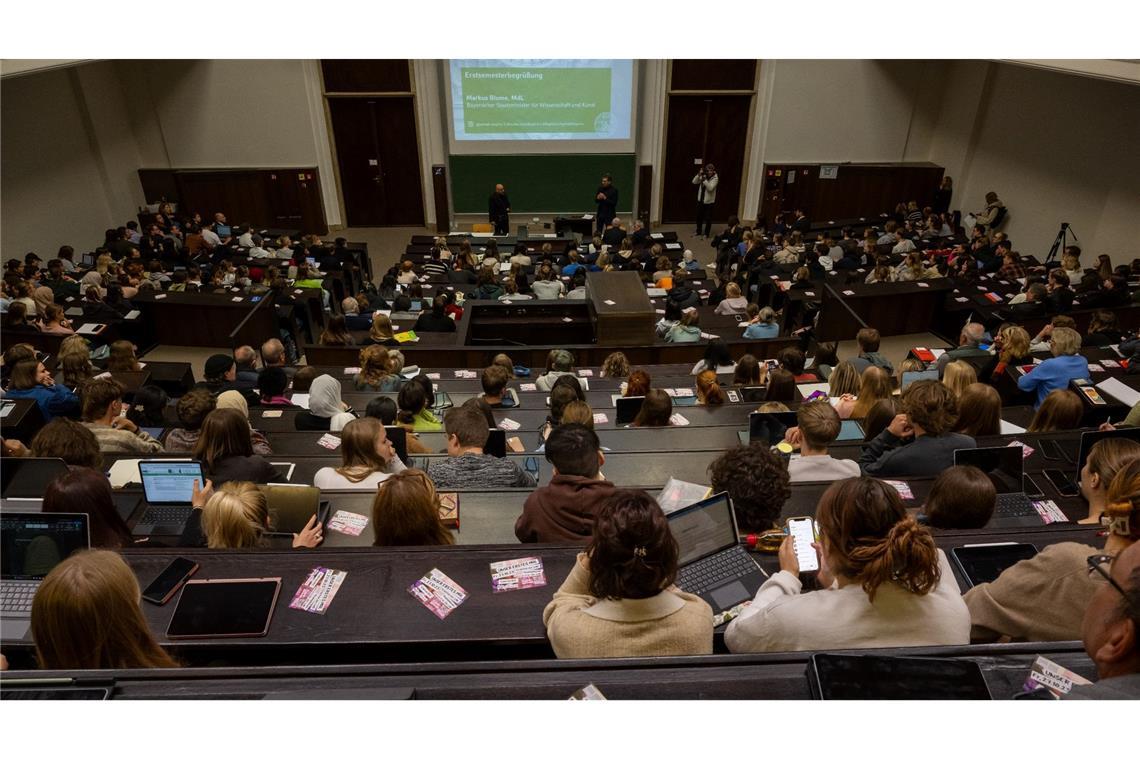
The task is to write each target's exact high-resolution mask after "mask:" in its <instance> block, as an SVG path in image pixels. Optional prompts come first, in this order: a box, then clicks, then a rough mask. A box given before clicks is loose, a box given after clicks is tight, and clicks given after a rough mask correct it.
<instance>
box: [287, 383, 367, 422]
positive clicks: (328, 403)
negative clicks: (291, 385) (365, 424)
mask: <svg viewBox="0 0 1140 760" xmlns="http://www.w3.org/2000/svg"><path fill="white" fill-rule="evenodd" d="M353 419H355V417H354V415H353V414H352V412H350V411H348V407H347V405H346V404H345V403H344V402H343V401H341V400H340V381H339V380H337V379H336V378H334V377H332V376H331V375H318V376H317V377H316V379H314V380H313V384H312V386H310V387H309V408H308V409H307V410H305V411H301V412H297V413H296V414H295V415H293V427H294V428H296V429H297V430H317V431H321V430H328V431H331V432H333V433H336V432H338V431H340V430H341V429H342V428H343V427H344V426H345V425H347V424H348V423H349V422H350V421H352V420H353Z"/></svg>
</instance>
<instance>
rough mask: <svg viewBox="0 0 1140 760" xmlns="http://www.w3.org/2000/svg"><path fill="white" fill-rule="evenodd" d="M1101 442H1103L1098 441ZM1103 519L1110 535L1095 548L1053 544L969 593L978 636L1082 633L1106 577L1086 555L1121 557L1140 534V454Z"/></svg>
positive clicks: (1116, 484) (1042, 637)
mask: <svg viewBox="0 0 1140 760" xmlns="http://www.w3.org/2000/svg"><path fill="white" fill-rule="evenodd" d="M1098 445H1099V444H1098ZM1106 501H1107V504H1106V506H1105V507H1104V512H1103V515H1102V517H1103V519H1102V521H1101V523H1102V524H1103V525H1105V527H1106V529H1107V533H1108V537H1107V538H1106V539H1105V541H1104V544H1103V546H1101V547H1099V548H1098V547H1096V546H1092V545H1090V544H1084V543H1077V542H1076V541H1063V542H1060V543H1055V544H1049V545H1048V546H1046V547H1044V548H1042V549H1041V551H1040V552H1038V553H1037V554H1036V555H1035V556H1034V557H1032V558H1031V559H1026V560H1022V561H1021V562H1018V563H1017V564H1016V565H1014V566H1013V567H1010V568H1007V569H1006V571H1005V572H1003V573H1002V574H1001V575H999V576H998V577H997V580H995V581H994V582H993V583H980V584H978V585H977V586H974V587H973V588H972V589H970V590H969V591H967V592H966V594H965V595H964V597H963V598H964V599H965V601H966V606H967V607H969V609H970V619H971V621H972V622H973V629H972V631H971V638H972V640H974V641H995V640H998V639H1000V638H1002V637H1006V638H1009V639H1012V640H1014V641H1071V640H1073V639H1079V638H1081V621H1082V619H1083V617H1084V612H1085V607H1086V606H1087V605H1088V602H1089V599H1090V598H1092V597H1093V595H1094V594H1096V592H1097V589H1098V588H1099V587H1100V585H1101V584H1102V583H1103V579H1102V578H1101V577H1100V576H1099V575H1096V574H1094V571H1093V570H1092V569H1091V568H1090V566H1089V563H1088V559H1089V558H1090V557H1093V556H1097V555H1104V554H1107V555H1109V556H1117V555H1119V554H1120V553H1121V552H1123V551H1124V550H1125V549H1127V548H1128V547H1130V546H1132V545H1133V544H1134V543H1136V540H1137V539H1138V538H1140V459H1132V460H1130V461H1129V462H1128V463H1127V464H1125V465H1124V466H1123V467H1122V468H1121V469H1120V471H1119V472H1117V473H1116V475H1115V477H1113V479H1112V482H1111V483H1110V484H1109V487H1108V493H1107V500H1106Z"/></svg>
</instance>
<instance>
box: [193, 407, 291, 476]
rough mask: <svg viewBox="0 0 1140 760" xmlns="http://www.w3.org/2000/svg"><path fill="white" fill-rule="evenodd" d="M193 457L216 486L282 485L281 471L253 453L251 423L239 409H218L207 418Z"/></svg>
mask: <svg viewBox="0 0 1140 760" xmlns="http://www.w3.org/2000/svg"><path fill="white" fill-rule="evenodd" d="M192 455H193V457H194V458H195V459H197V460H199V461H200V462H201V463H202V469H203V470H204V471H205V473H206V477H208V478H210V479H211V480H212V481H213V482H214V484H215V485H218V486H220V485H222V484H223V483H227V482H229V481H231V480H248V481H251V482H253V483H281V482H283V481H284V480H285V479H284V478H283V477H282V476H281V473H279V472H278V471H277V469H276V468H275V467H274V466H273V465H271V464H270V463H269V462H267V461H266V460H265V459H263V458H262V457H261V455H260V454H255V453H254V452H253V443H252V441H251V440H250V429H249V421H248V420H246V418H245V417H243V416H242V414H241V412H239V411H237V410H236V409H215V410H214V411H212V412H210V413H209V414H208V415H206V419H205V421H204V422H203V423H202V433H201V435H200V436H199V437H198V441H197V443H195V444H194V450H193V452H192Z"/></svg>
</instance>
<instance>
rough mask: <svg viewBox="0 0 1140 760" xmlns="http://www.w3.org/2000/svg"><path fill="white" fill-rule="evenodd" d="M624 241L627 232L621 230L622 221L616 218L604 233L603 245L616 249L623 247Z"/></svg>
mask: <svg viewBox="0 0 1140 760" xmlns="http://www.w3.org/2000/svg"><path fill="white" fill-rule="evenodd" d="M623 240H625V230H623V229H622V228H621V219H618V218H617V217H614V218H613V219H612V220H611V222H610V226H609V227H607V228H606V231H605V232H604V233H602V243H603V245H608V246H610V247H611V248H615V249H616V248H618V247H620V246H621V243H622V241H623Z"/></svg>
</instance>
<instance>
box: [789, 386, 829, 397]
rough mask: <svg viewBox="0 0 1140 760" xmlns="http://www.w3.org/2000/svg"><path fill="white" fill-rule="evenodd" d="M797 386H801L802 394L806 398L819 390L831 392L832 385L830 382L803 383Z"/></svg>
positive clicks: (825, 392)
mask: <svg viewBox="0 0 1140 760" xmlns="http://www.w3.org/2000/svg"><path fill="white" fill-rule="evenodd" d="M796 387H797V388H799V391H800V394H801V395H802V396H803V397H804V398H807V397H808V396H810V395H811V394H813V393H816V392H817V391H818V392H819V393H824V394H827V393H830V392H831V386H830V385H829V384H828V383H802V384H799V385H797V386H796Z"/></svg>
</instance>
